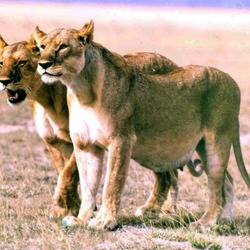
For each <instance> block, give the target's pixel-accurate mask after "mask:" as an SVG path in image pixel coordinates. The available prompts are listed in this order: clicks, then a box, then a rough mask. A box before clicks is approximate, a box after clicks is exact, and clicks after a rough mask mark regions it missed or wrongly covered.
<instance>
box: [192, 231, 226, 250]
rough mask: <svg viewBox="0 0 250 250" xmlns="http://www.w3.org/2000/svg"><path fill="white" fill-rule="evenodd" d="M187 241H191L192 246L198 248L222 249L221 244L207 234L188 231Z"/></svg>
mask: <svg viewBox="0 0 250 250" xmlns="http://www.w3.org/2000/svg"><path fill="white" fill-rule="evenodd" d="M188 241H189V242H190V243H191V245H192V246H193V247H196V248H198V249H211V250H220V249H222V245H221V244H220V243H218V242H217V241H216V240H214V239H212V238H211V237H209V236H204V235H200V234H195V233H190V234H189V235H188Z"/></svg>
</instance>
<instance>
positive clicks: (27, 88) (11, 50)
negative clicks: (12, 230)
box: [0, 37, 202, 217]
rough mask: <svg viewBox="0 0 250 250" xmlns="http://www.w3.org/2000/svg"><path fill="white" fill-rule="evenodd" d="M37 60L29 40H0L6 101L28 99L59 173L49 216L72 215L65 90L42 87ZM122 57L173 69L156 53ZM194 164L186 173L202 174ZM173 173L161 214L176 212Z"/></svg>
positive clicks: (73, 176)
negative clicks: (12, 42)
mask: <svg viewBox="0 0 250 250" xmlns="http://www.w3.org/2000/svg"><path fill="white" fill-rule="evenodd" d="M38 58H39V52H38V51H37V48H36V44H34V40H33V39H32V38H31V39H30V40H29V41H28V42H19V43H15V44H12V45H7V43H6V42H5V41H4V40H3V38H2V37H0V63H1V66H0V82H1V83H2V84H3V85H4V86H5V88H6V92H7V96H8V102H9V103H10V104H11V105H16V104H19V103H20V102H22V101H24V100H25V99H26V97H27V98H28V99H29V101H30V104H31V107H32V111H33V115H34V119H35V124H36V128H37V132H38V134H39V135H40V137H41V138H42V139H43V140H44V141H45V143H46V145H47V147H48V150H49V153H50V155H51V158H52V161H53V163H54V165H55V167H56V169H57V172H58V173H59V179H58V185H57V189H56V191H55V194H54V208H53V211H52V213H51V217H59V216H65V215H75V214H77V213H78V210H79V204H80V199H79V197H78V194H77V184H78V173H77V168H76V165H75V158H74V155H73V154H72V152H73V146H72V143H71V139H70V137H69V127H68V124H69V121H68V108H67V103H66V87H65V86H64V85H62V84H59V83H57V84H55V85H43V84H42V81H41V79H40V76H38V75H37V73H36V67H37V60H38ZM124 58H125V59H126V61H127V63H129V64H130V65H131V66H132V67H134V68H136V70H138V71H141V72H144V73H148V74H162V73H167V72H169V71H172V70H174V69H176V68H177V65H176V64H174V63H173V62H172V61H170V60H169V59H167V58H166V57H163V56H161V55H158V54H156V53H133V54H128V55H125V56H124ZM71 155H72V156H71ZM70 157H71V160H69V159H70ZM65 165H66V167H64V166H65ZM195 165H197V164H195ZM195 165H193V164H192V162H189V163H188V167H189V169H190V172H191V173H192V175H194V176H200V175H201V173H202V171H198V172H197V171H195V167H196V166H195ZM174 173H175V175H174V174H173V176H172V182H171V184H172V186H173V188H172V189H173V190H172V193H173V195H171V196H172V201H171V200H168V202H167V203H166V206H168V207H166V208H165V211H166V210H176V200H177V192H178V186H177V179H176V175H177V172H174ZM171 196H170V198H171ZM142 209H143V208H142V207H141V208H140V210H138V212H137V213H139V211H141V210H142Z"/></svg>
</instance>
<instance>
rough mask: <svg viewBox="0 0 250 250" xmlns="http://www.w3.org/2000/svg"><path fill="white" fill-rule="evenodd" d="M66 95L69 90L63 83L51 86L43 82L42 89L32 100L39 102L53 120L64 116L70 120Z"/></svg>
mask: <svg viewBox="0 0 250 250" xmlns="http://www.w3.org/2000/svg"><path fill="white" fill-rule="evenodd" d="M66 93H67V89H66V87H65V86H64V85H62V84H61V83H55V84H53V85H49V84H44V83H42V82H41V86H40V88H39V89H38V91H37V92H36V95H35V96H33V98H31V100H33V101H36V102H38V103H39V104H40V105H41V106H42V107H43V108H44V110H45V111H46V113H47V114H48V115H49V117H50V118H51V119H52V120H54V119H55V120H56V119H57V117H58V116H59V117H60V116H63V115H64V116H65V117H66V118H67V119H68V108H67V99H66Z"/></svg>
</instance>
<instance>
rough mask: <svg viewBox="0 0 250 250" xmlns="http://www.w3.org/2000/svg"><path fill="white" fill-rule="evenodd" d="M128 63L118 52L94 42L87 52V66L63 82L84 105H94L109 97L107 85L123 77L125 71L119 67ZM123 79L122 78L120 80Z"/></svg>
mask: <svg viewBox="0 0 250 250" xmlns="http://www.w3.org/2000/svg"><path fill="white" fill-rule="evenodd" d="M125 64H126V62H125V60H124V58H123V57H122V56H120V55H118V54H116V53H111V52H110V51H109V50H107V49H106V48H104V47H102V46H101V45H99V44H96V43H93V44H92V45H91V47H90V48H89V49H87V51H86V53H85V66H84V68H83V69H82V71H81V72H80V73H79V74H78V75H77V76H76V77H75V78H71V79H66V81H63V83H64V84H65V85H66V86H67V87H68V88H69V89H70V92H71V93H72V94H74V95H75V96H76V98H77V99H78V100H79V101H81V104H84V105H93V104H94V103H95V104H96V103H99V102H103V99H105V98H107V97H105V96H103V95H104V93H106V91H103V87H104V85H105V89H109V88H108V86H107V85H110V84H116V83H118V82H119V81H116V80H115V79H117V80H118V79H119V80H120V78H122V77H123V73H122V72H121V71H119V70H117V68H122V67H123V66H124V65H125ZM120 81H121V80H120Z"/></svg>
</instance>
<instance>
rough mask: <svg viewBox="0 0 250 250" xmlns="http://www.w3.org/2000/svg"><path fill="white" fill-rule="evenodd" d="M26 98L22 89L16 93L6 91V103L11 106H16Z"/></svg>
mask: <svg viewBox="0 0 250 250" xmlns="http://www.w3.org/2000/svg"><path fill="white" fill-rule="evenodd" d="M26 96H27V94H26V92H25V91H24V90H22V89H18V90H17V91H14V90H10V89H7V97H8V101H9V103H11V104H17V103H20V102H22V101H24V100H25V98H26Z"/></svg>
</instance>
